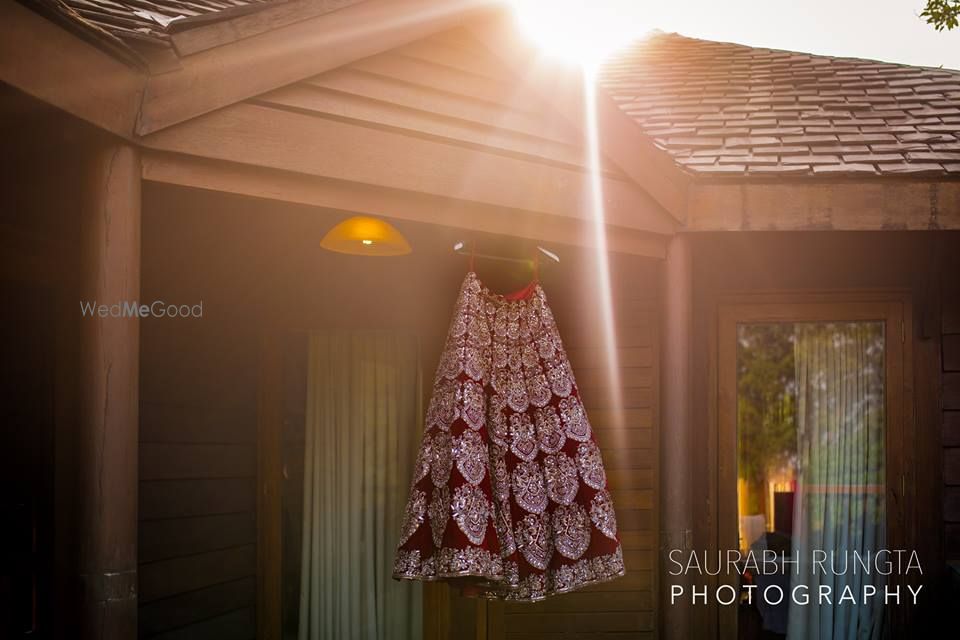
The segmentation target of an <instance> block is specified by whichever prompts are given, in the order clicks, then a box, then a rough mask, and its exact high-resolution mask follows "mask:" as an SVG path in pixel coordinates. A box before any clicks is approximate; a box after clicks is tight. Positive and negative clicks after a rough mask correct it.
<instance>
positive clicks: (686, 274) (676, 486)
mask: <svg viewBox="0 0 960 640" xmlns="http://www.w3.org/2000/svg"><path fill="white" fill-rule="evenodd" d="M691 262H692V260H691V249H690V241H689V239H688V238H687V236H686V235H684V234H677V235H675V236H673V238H672V239H671V241H670V244H669V246H668V247H667V259H666V262H665V263H664V268H663V276H664V284H663V292H664V293H663V296H664V303H663V310H664V312H663V323H664V326H663V331H662V335H663V347H662V349H663V366H662V368H661V372H662V375H663V381H662V383H661V386H660V388H661V396H662V397H661V401H662V423H661V424H662V428H661V431H660V443H661V444H660V448H661V451H660V455H661V459H660V486H661V499H660V504H661V505H663V513H662V514H661V518H662V522H663V531H662V533H661V562H660V570H661V572H662V575H661V576H660V585H661V594H660V600H661V606H660V612H661V614H662V615H661V620H660V630H661V633H662V637H663V638H678V639H679V638H688V637H690V626H689V625H690V616H689V607H688V606H687V605H685V604H683V603H682V602H681V601H680V600H678V601H677V602H676V603H674V604H670V588H671V585H682V586H684V588H685V595H686V602H689V595H690V589H689V585H688V584H687V582H686V581H685V580H684V579H683V576H671V575H669V574H668V573H667V571H668V570H669V567H670V565H669V564H668V563H667V562H666V559H667V557H666V554H668V553H669V552H670V550H671V549H683V550H687V549H689V547H690V540H691V537H692V536H691V515H692V511H691V489H690V477H691V475H692V474H693V473H694V471H693V470H692V469H691V466H690V460H691V457H690V447H691V446H692V444H693V442H694V440H693V434H692V430H693V423H692V416H691V383H692V376H691V349H690V344H691V341H692V339H693V324H692V305H693V291H692V289H693V285H692V278H693V274H692V264H691ZM684 555H687V554H686V553H685V554H684Z"/></svg>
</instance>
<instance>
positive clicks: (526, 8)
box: [511, 0, 650, 68]
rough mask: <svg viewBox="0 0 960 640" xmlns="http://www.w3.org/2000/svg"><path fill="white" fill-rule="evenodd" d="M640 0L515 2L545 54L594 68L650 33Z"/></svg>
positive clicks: (520, 20) (525, 26)
mask: <svg viewBox="0 0 960 640" xmlns="http://www.w3.org/2000/svg"><path fill="white" fill-rule="evenodd" d="M645 4H646V3H644V2H640V1H639V0H592V1H591V0H511V5H512V7H513V11H514V14H515V16H516V19H517V23H518V25H519V26H520V28H521V30H523V31H524V32H525V33H526V34H527V36H528V37H529V38H530V39H531V40H533V41H534V42H536V43H537V45H538V47H539V48H540V49H541V50H542V51H543V52H544V54H546V55H548V56H551V57H556V58H560V59H562V60H564V61H566V62H568V63H572V64H578V65H582V66H584V67H585V68H592V67H595V66H596V65H598V64H600V62H602V61H603V60H604V59H605V58H606V57H608V56H609V55H610V54H612V53H613V52H615V51H616V50H617V49H620V48H622V47H624V46H626V45H627V44H629V43H630V42H631V41H633V40H635V39H636V38H637V37H639V36H641V35H643V33H644V32H645V31H648V30H649V28H650V27H649V24H648V23H645V21H644V18H645V13H644V6H645Z"/></svg>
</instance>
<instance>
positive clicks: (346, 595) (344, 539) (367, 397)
mask: <svg viewBox="0 0 960 640" xmlns="http://www.w3.org/2000/svg"><path fill="white" fill-rule="evenodd" d="M309 348H310V353H309V369H308V380H307V385H308V386H307V407H306V433H305V436H306V437H305V440H306V445H305V448H304V491H303V495H304V498H303V546H302V558H301V567H302V571H301V580H300V624H299V640H345V639H357V640H407V639H412V638H420V636H421V625H422V621H421V606H420V602H421V600H420V598H421V595H420V588H419V585H416V584H412V583H406V582H404V583H400V582H397V581H394V580H393V579H392V578H391V572H392V569H393V554H394V550H395V549H396V545H397V536H398V535H399V532H400V527H401V523H402V517H403V509H404V504H405V502H404V501H405V499H406V490H407V488H408V487H407V484H408V483H409V481H410V478H411V477H412V476H413V470H412V469H413V463H414V459H415V457H416V444H417V440H418V434H419V425H420V424H421V420H420V411H421V407H420V398H421V387H420V385H421V382H420V364H419V357H418V344H417V340H416V338H415V337H413V336H408V335H402V334H396V333H390V332H333V333H322V334H316V335H313V336H311V337H310V347H309Z"/></svg>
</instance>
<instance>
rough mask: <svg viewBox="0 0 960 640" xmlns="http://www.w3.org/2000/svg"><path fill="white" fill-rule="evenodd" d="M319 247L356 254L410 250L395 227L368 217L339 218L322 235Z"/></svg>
mask: <svg viewBox="0 0 960 640" xmlns="http://www.w3.org/2000/svg"><path fill="white" fill-rule="evenodd" d="M320 246H321V247H323V248H324V249H328V250H330V251H336V252H338V253H349V254H352V255H355V256H402V255H405V254H408V253H410V252H411V251H412V250H413V249H411V248H410V243H409V242H407V239H406V238H404V237H403V234H401V233H400V232H399V231H397V228H396V227H394V226H393V225H392V224H390V223H389V222H386V221H385V220H380V219H378V218H371V217H369V216H353V217H352V218H347V219H346V220H343V221H341V222H340V223H339V224H337V225H336V226H335V227H333V228H332V229H330V231H328V232H327V235H325V236H323V240H321V241H320Z"/></svg>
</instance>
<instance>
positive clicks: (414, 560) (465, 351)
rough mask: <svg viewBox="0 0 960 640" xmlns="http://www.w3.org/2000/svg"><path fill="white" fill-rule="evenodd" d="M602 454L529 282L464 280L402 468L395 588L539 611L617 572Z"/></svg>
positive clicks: (549, 317) (538, 291)
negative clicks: (504, 289)
mask: <svg viewBox="0 0 960 640" xmlns="http://www.w3.org/2000/svg"><path fill="white" fill-rule="evenodd" d="M606 487H607V479H606V474H605V472H604V468H603V461H602V459H601V456H600V449H599V448H598V447H597V443H596V441H595V440H594V438H593V433H592V430H591V428H590V422H589V421H588V420H587V415H586V413H585V411H584V408H583V405H582V404H581V402H580V396H579V392H578V391H577V386H576V382H575V381H574V377H573V372H572V371H571V369H570V363H569V362H568V360H567V356H566V353H565V351H564V349H563V345H562V344H561V342H560V336H559V334H558V333H557V327H556V324H555V323H554V319H553V314H552V313H551V312H550V309H549V307H548V306H547V300H546V296H545V295H544V293H543V289H542V288H541V287H540V285H539V284H537V283H536V282H534V283H531V284H530V286H528V287H527V288H526V289H525V290H523V291H521V292H518V293H516V294H513V295H510V296H501V295H497V294H494V293H491V292H490V291H488V290H487V289H486V288H485V287H484V286H483V285H482V284H481V282H480V281H479V280H478V278H477V276H476V274H475V273H473V272H472V271H471V272H469V273H468V274H467V276H466V279H465V280H464V282H463V286H462V287H461V288H460V294H459V297H458V298H457V305H456V310H455V315H454V318H453V322H452V323H451V326H450V330H449V332H448V334H447V341H446V345H445V348H444V352H443V355H442V358H441V360H440V366H439V367H438V370H437V374H436V377H435V380H434V385H433V396H432V399H431V401H430V404H429V408H428V410H427V415H426V425H425V432H424V435H423V441H422V443H421V445H420V450H419V455H418V456H417V461H416V465H415V467H414V477H413V482H412V486H411V488H410V497H409V500H408V502H407V507H406V513H405V519H404V524H403V526H402V531H401V533H400V544H399V546H398V548H397V553H396V557H395V560H394V577H395V578H398V579H411V580H450V581H452V582H457V583H459V584H460V585H461V586H465V587H467V589H466V590H468V591H469V592H472V593H477V594H481V595H485V596H487V597H496V598H504V599H509V600H522V601H533V600H541V599H543V598H545V597H547V596H549V595H552V594H555V593H565V592H568V591H572V590H574V589H578V588H580V587H583V586H585V585H588V584H592V583H595V582H602V581H605V580H610V579H612V578H615V577H617V576H621V575H623V574H624V566H623V554H622V551H621V548H620V540H619V537H618V535H617V521H616V516H615V514H614V509H613V502H612V501H611V498H610V493H609V491H607V488H606Z"/></svg>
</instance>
